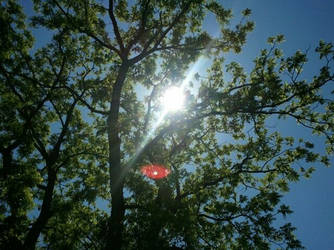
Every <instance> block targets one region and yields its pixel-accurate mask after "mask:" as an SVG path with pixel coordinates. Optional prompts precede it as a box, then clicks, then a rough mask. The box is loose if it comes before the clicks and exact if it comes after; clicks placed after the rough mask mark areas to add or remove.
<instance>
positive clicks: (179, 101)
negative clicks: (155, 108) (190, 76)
mask: <svg viewBox="0 0 334 250" xmlns="http://www.w3.org/2000/svg"><path fill="white" fill-rule="evenodd" d="M161 102H162V106H163V109H164V111H165V112H173V111H177V110H180V109H182V108H183V104H184V93H183V90H182V88H178V87H171V88H169V89H167V90H166V92H165V93H164V95H163V96H162V100H161Z"/></svg>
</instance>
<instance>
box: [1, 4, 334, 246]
mask: <svg viewBox="0 0 334 250" xmlns="http://www.w3.org/2000/svg"><path fill="white" fill-rule="evenodd" d="M33 2H34V8H35V13H34V15H33V16H31V17H30V20H31V26H29V27H26V26H25V25H24V24H25V23H26V17H25V16H24V14H23V10H22V7H20V6H19V4H17V2H16V1H14V0H7V1H4V3H2V4H1V5H0V11H1V14H0V27H1V29H2V34H5V35H4V36H1V38H0V39H1V40H0V42H1V48H0V57H1V65H0V80H1V83H2V84H1V85H0V96H1V97H0V106H1V109H0V111H1V113H0V115H1V119H0V126H1V133H0V153H1V159H2V162H1V165H0V174H1V176H0V178H1V179H0V190H1V191H0V211H1V215H0V230H1V234H0V235H1V236H0V244H1V246H12V247H13V249H15V248H16V249H17V248H23V249H34V248H35V247H37V248H41V249H44V248H48V249H50V248H51V249H157V248H162V249H185V248H186V249H270V247H271V246H272V245H278V246H279V247H280V248H288V249H289V248H292V249H294V248H302V245H301V242H300V241H299V240H297V239H296V238H295V236H294V234H293V231H294V229H295V228H294V227H293V226H292V225H291V224H290V223H287V224H285V225H277V223H274V222H275V219H276V218H277V216H284V217H285V216H287V215H288V214H290V213H292V211H291V210H290V208H289V206H288V205H286V204H283V203H282V202H281V197H282V195H283V194H284V193H285V192H287V191H288V190H289V183H290V182H294V181H298V180H299V178H300V177H301V176H305V177H309V176H310V174H311V173H312V172H313V171H314V168H313V167H312V164H315V163H316V162H321V163H323V164H324V165H329V158H328V156H329V155H330V154H332V153H333V150H334V148H333V142H334V136H333V129H334V120H333V116H332V113H333V111H334V105H333V101H332V100H331V99H330V94H328V95H323V94H321V93H322V91H323V90H324V89H326V90H328V89H329V87H328V84H329V83H332V82H333V77H334V75H333V73H332V61H333V59H334V50H333V45H332V44H331V43H326V42H323V41H321V42H320V43H319V46H318V47H317V49H316V53H318V54H319V57H320V59H321V60H322V61H323V65H324V66H323V67H322V68H321V69H320V70H319V74H318V75H316V76H314V77H313V79H311V80H309V81H307V80H304V79H301V73H302V69H303V66H304V64H305V63H307V55H306V53H303V52H301V51H297V52H296V53H295V54H294V55H292V56H289V57H285V56H283V51H282V50H281V49H280V47H279V46H280V43H282V42H283V41H284V37H283V36H282V35H278V36H275V37H270V38H269V39H268V48H266V49H263V50H262V51H261V53H260V55H259V56H258V57H257V58H255V60H254V65H253V69H252V70H251V72H250V73H247V72H245V71H244V69H243V67H242V66H241V65H240V64H238V63H237V62H232V63H229V64H226V63H225V62H224V55H226V53H227V52H235V53H239V52H241V49H242V46H243V45H244V44H245V42H246V37H247V33H248V32H250V31H251V30H252V29H253V23H252V22H251V21H248V18H249V16H250V15H251V11H250V10H249V9H245V10H244V11H243V12H242V19H241V21H240V22H239V23H238V24H237V25H236V26H235V27H232V26H231V25H230V21H231V19H232V10H228V9H225V8H224V7H223V6H222V5H221V4H220V3H219V2H218V1H213V0H210V1H202V0H183V1H161V0H152V1H149V0H146V1H145V0H138V1H136V2H134V1H124V0H119V1H113V0H110V1H109V2H108V3H107V2H104V1H102V2H101V1H93V0H80V1H78V0H75V1H74V0H73V1H72V0H70V1H69V0H66V1H65V0H57V1H56V0H47V1H40V0H34V1H33ZM209 14H210V15H214V16H215V17H216V20H217V25H219V27H220V34H219V35H217V36H212V35H210V34H208V33H207V32H205V31H204V30H203V26H202V25H203V21H204V20H205V18H206V17H207V15H209ZM33 28H36V29H41V28H42V29H43V30H44V32H49V34H50V36H51V38H50V42H49V43H47V44H42V45H40V46H39V48H37V49H36V48H34V47H33V36H32V33H31V30H32V29H33ZM201 55H205V56H207V57H209V58H210V59H211V60H212V63H211V65H210V67H209V68H208V69H207V72H206V74H205V75H203V73H201V72H200V73H201V74H202V75H200V74H199V73H197V74H196V75H195V77H194V79H193V80H192V81H193V85H189V86H186V90H187V100H186V104H187V105H186V107H185V108H184V109H183V110H181V111H179V112H177V113H169V114H165V115H164V117H163V119H159V117H160V116H161V115H162V108H161V105H160V103H159V98H160V96H161V95H162V93H163V92H164V91H165V90H166V89H167V88H168V87H171V86H174V85H180V84H181V82H182V81H183V80H184V78H185V77H186V76H185V73H186V71H187V69H189V67H190V65H191V63H193V62H195V61H196V60H197V59H198V58H199V57H200V56H201ZM194 86H199V87H194ZM331 94H333V92H332V93H331ZM143 96H144V97H143ZM271 119H282V120H283V119H285V120H286V122H290V123H292V122H297V123H298V124H299V125H301V126H303V127H305V128H307V129H309V130H310V131H311V132H312V133H314V134H317V135H319V136H321V137H322V138H323V142H324V145H326V149H327V151H326V153H324V154H320V153H319V152H318V151H317V150H316V148H315V147H314V144H313V142H312V141H309V140H306V138H300V139H299V140H296V139H297V138H292V137H287V136H284V135H282V134H281V133H280V131H279V130H278V129H276V128H269V127H268V122H269V121H270V120H271ZM159 120H160V122H158V121H159ZM148 163H159V164H164V165H166V166H168V167H169V168H171V170H172V171H171V174H170V175H169V176H168V178H166V179H163V180H158V181H152V180H148V179H146V178H145V177H144V176H142V175H141V173H140V171H139V170H140V167H141V166H142V165H143V164H148ZM105 203H107V204H108V205H109V207H110V211H109V210H108V209H107V208H105V207H103V206H102V205H101V204H105Z"/></svg>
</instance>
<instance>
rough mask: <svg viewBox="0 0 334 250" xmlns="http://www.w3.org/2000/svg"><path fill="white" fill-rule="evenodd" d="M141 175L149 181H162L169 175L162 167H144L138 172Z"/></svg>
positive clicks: (168, 171) (167, 170)
mask: <svg viewBox="0 0 334 250" xmlns="http://www.w3.org/2000/svg"><path fill="white" fill-rule="evenodd" d="M140 171H141V172H142V174H143V175H146V176H147V177H148V178H151V179H162V178H165V177H166V176H167V175H169V174H170V170H169V169H167V168H165V167H164V166H162V165H156V164H154V165H153V164H152V165H145V166H143V167H142V168H141V170H140Z"/></svg>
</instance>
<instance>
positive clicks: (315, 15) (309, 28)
mask: <svg viewBox="0 0 334 250" xmlns="http://www.w3.org/2000/svg"><path fill="white" fill-rule="evenodd" d="M222 3H224V4H225V6H229V7H231V8H232V9H233V11H234V12H238V11H239V12H240V10H242V9H245V8H246V7H248V8H250V9H251V10H252V20H254V21H255V30H254V31H253V32H252V33H251V34H250V35H249V37H248V42H247V45H246V46H245V48H244V50H243V52H242V53H241V54H240V55H239V56H237V57H235V59H236V58H238V60H239V63H240V64H242V65H244V66H246V69H247V67H248V68H249V67H251V65H252V60H253V58H254V57H255V56H257V55H258V54H259V50H260V49H261V48H264V47H265V46H266V39H267V37H269V36H272V35H276V34H284V35H285V38H286V42H285V43H284V44H283V45H282V48H283V49H284V52H285V55H291V54H292V53H293V52H295V51H296V50H298V49H300V50H302V51H305V50H307V49H308V48H310V52H309V57H310V60H309V64H308V65H306V68H305V70H304V73H303V74H304V75H303V76H304V78H306V79H311V78H312V76H313V75H314V74H316V72H317V69H319V66H320V65H319V64H318V59H317V58H316V57H315V56H314V53H313V52H314V49H315V47H316V46H317V45H318V42H319V40H320V39H322V40H324V41H326V42H330V41H331V42H334V30H333V26H334V19H333V12H334V1H333V0H279V1H274V0H229V1H222ZM211 27H212V26H211ZM235 59H234V60H235ZM331 84H332V85H333V84H334V83H331ZM332 89H333V88H332ZM276 125H277V126H279V128H281V129H282V130H283V133H285V134H290V135H295V134H299V135H303V133H304V132H305V131H303V130H301V129H300V127H291V126H289V125H290V124H287V123H285V124H284V122H280V123H279V124H276ZM305 135H306V136H308V137H309V136H312V135H310V134H309V133H307V134H305ZM310 139H312V138H310ZM320 150H321V149H319V151H320ZM331 165H334V160H333V157H331ZM316 167H317V169H316V171H315V172H314V173H313V176H312V178H311V179H301V181H300V182H298V183H294V184H292V185H291V186H290V188H291V189H290V192H289V193H288V194H287V195H286V196H285V197H284V199H283V200H284V201H285V202H286V203H287V204H290V205H291V208H292V210H294V213H293V214H292V215H290V216H288V217H287V221H291V222H292V224H293V225H294V226H296V227H297V231H296V235H297V237H298V238H299V239H300V240H301V241H302V243H303V245H304V246H305V247H306V248H307V249H310V250H317V249H321V250H331V249H334V195H333V191H334V168H333V167H331V168H326V167H323V166H320V165H316Z"/></svg>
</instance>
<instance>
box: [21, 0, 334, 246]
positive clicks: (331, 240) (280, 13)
mask: <svg viewBox="0 0 334 250" xmlns="http://www.w3.org/2000/svg"><path fill="white" fill-rule="evenodd" d="M28 2H30V1H28ZM21 3H24V5H26V6H27V5H30V6H31V3H27V1H23V0H21ZM222 3H223V4H224V5H225V6H226V7H230V8H232V9H233V12H234V13H235V15H236V18H237V19H238V15H237V13H240V11H241V10H243V9H245V8H250V9H251V10H252V17H251V19H252V20H254V21H255V30H254V31H253V32H252V33H251V34H250V35H249V36H248V42H247V45H246V46H245V47H244V50H243V51H242V53H241V54H240V55H238V56H231V57H230V58H228V59H229V60H238V62H239V63H240V64H241V65H243V66H245V69H246V71H247V69H248V70H250V68H251V66H252V60H253V59H254V58H255V57H256V56H257V55H258V54H259V51H260V49H261V48H264V47H265V46H266V40H267V38H268V37H269V36H273V35H277V34H284V35H285V38H286V42H285V43H284V44H283V45H282V48H283V50H284V53H285V55H291V54H293V53H294V52H295V51H296V50H298V49H300V50H302V51H305V50H306V49H310V53H309V58H310V63H309V64H307V65H306V67H305V70H304V73H303V77H304V78H306V79H311V78H312V76H313V75H314V74H316V73H317V69H319V67H320V65H319V60H318V59H317V58H316V56H315V54H314V53H313V51H314V49H315V47H316V46H317V44H318V42H319V40H320V39H322V40H325V41H328V42H329V41H333V42H334V32H333V26H334V21H333V17H332V13H333V11H334V1H333V0H318V1H316V0H279V1H274V0H227V1H222ZM210 24H211V23H210V19H209V20H208V21H207V25H206V27H207V29H208V31H209V32H210V33H215V32H217V31H216V30H215V29H216V27H215V25H210ZM35 35H37V38H36V39H37V41H38V44H43V43H44V42H45V39H48V37H47V36H45V34H44V36H43V32H36V33H35ZM38 44H37V46H38ZM202 66H204V65H202V64H201V67H202ZM275 125H276V126H279V128H280V129H281V131H282V132H283V133H284V134H286V135H288V134H290V135H296V134H299V135H300V136H306V137H309V136H312V135H311V134H310V133H306V131H304V130H301V129H300V127H295V126H293V127H291V126H290V123H286V122H280V123H277V124H275ZM319 150H321V149H319ZM331 163H332V165H333V163H334V160H333V157H332V158H331ZM333 177H334V168H325V167H323V166H321V165H317V170H316V172H315V173H314V174H313V176H312V178H311V179H302V180H301V181H300V182H298V183H294V184H291V186H290V188H291V190H290V192H289V193H288V194H286V195H285V197H284V201H285V202H286V203H287V204H290V205H291V208H292V210H294V214H292V215H290V216H288V217H287V221H291V222H292V224H293V225H294V226H296V227H297V232H296V234H297V237H298V238H299V239H300V240H301V241H302V242H303V244H304V246H305V247H306V248H307V249H311V250H313V249H314V250H316V249H322V250H327V249H328V250H330V249H334V213H333V211H334V199H333V193H332V192H333V190H334V181H333V180H334V178H333Z"/></svg>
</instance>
